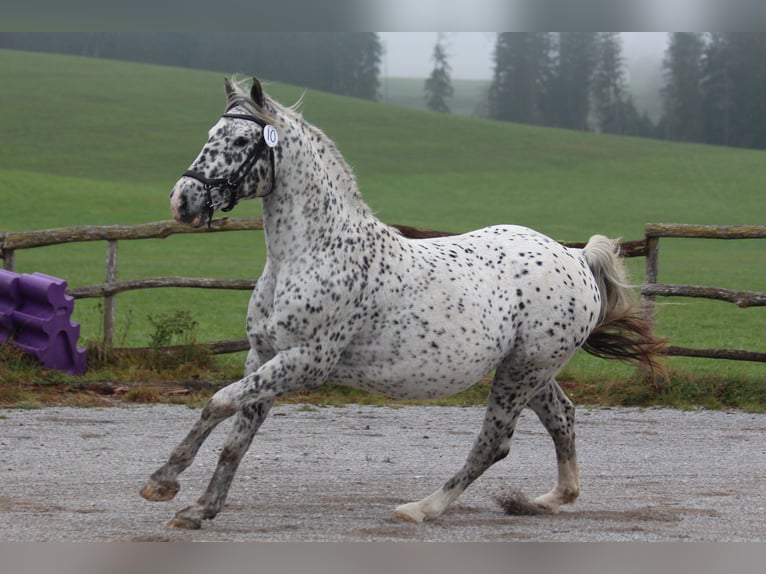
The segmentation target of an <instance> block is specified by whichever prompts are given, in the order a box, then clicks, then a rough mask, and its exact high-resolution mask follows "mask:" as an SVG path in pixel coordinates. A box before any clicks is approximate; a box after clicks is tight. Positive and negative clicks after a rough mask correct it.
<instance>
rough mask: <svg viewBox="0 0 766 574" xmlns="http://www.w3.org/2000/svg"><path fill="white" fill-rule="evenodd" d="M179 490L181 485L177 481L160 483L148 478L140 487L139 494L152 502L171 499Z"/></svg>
mask: <svg viewBox="0 0 766 574" xmlns="http://www.w3.org/2000/svg"><path fill="white" fill-rule="evenodd" d="M179 490H181V485H180V484H178V482H175V481H174V482H170V483H165V484H162V483H159V482H156V481H154V480H152V479H151V478H150V479H149V480H148V481H147V483H146V485H144V487H143V488H142V489H141V496H142V497H143V498H145V499H146V500H151V501H152V502H165V501H166V500H171V499H172V498H173V497H174V496H175V495H176V494H178V491H179Z"/></svg>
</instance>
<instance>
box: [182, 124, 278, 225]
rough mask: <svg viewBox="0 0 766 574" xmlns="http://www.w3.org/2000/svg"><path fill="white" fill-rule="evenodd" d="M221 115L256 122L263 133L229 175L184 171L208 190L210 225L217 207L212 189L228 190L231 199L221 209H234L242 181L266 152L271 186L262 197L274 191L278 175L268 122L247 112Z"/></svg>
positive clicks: (222, 192) (207, 203)
mask: <svg viewBox="0 0 766 574" xmlns="http://www.w3.org/2000/svg"><path fill="white" fill-rule="evenodd" d="M221 117H223V118H231V119H235V120H247V121H249V122H255V123H256V124H258V125H259V126H261V128H262V129H263V133H262V134H261V139H260V141H259V142H258V143H257V144H255V146H253V148H252V149H251V150H250V151H249V152H248V154H247V156H246V157H245V160H244V161H243V162H242V163H241V164H240V166H239V167H238V168H237V169H235V170H234V171H233V172H232V173H231V174H230V175H229V176H228V177H216V178H207V177H205V176H204V175H202V174H201V173H199V172H198V171H194V170H191V169H188V170H186V171H185V172H184V173H183V177H191V178H193V179H196V180H197V181H199V182H200V183H201V184H202V185H203V187H204V189H205V191H206V192H207V195H206V197H205V209H207V213H208V220H207V221H208V227H209V226H210V223H211V221H212V220H213V212H214V211H215V208H214V207H213V199H212V196H211V191H212V190H214V189H217V190H218V192H219V193H220V194H221V195H223V194H224V193H225V192H227V191H228V192H229V201H228V203H227V204H226V205H225V206H224V207H222V208H221V211H231V210H232V209H234V206H235V205H237V202H238V201H239V199H240V198H239V191H240V188H241V187H242V183H243V182H244V180H245V177H246V176H247V174H248V173H249V172H250V170H251V169H253V167H254V166H255V164H256V163H257V162H258V160H259V159H261V158H262V157H263V154H264V152H268V154H269V163H270V164H271V187H270V188H269V191H268V192H267V193H264V194H263V195H262V196H260V197H266V196H267V195H269V194H270V193H271V192H272V191H274V179H275V177H276V171H275V170H274V147H273V146H270V145H269V144H268V143H267V142H266V134H265V128H266V126H267V125H268V124H267V123H266V122H264V121H263V120H260V119H258V118H256V117H255V116H250V115H247V114H230V113H225V114H223V115H222V116H221Z"/></svg>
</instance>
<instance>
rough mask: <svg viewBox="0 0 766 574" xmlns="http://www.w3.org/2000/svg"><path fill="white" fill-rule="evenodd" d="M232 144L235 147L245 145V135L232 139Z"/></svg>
mask: <svg viewBox="0 0 766 574" xmlns="http://www.w3.org/2000/svg"><path fill="white" fill-rule="evenodd" d="M234 145H235V146H237V147H245V146H246V145H247V138H245V137H238V138H237V139H235V140H234Z"/></svg>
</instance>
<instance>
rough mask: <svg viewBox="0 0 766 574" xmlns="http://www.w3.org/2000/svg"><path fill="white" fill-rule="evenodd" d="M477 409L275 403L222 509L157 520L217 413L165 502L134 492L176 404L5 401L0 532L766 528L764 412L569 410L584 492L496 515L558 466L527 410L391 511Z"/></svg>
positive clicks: (450, 458) (181, 410) (161, 535)
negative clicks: (80, 405)
mask: <svg viewBox="0 0 766 574" xmlns="http://www.w3.org/2000/svg"><path fill="white" fill-rule="evenodd" d="M482 414H483V409H481V408H457V407H405V408H388V407H366V406H356V405H352V406H348V407H345V408H318V409H314V408H305V407H300V406H284V407H277V408H275V409H274V410H273V411H272V415H271V416H270V417H269V419H268V420H267V421H266V423H264V425H263V427H262V429H261V431H260V432H259V434H258V435H257V436H256V439H255V441H254V443H253V447H252V448H251V449H250V451H249V452H248V454H247V455H246V456H245V458H244V460H243V462H242V465H241V467H240V469H239V472H238V474H237V477H236V478H235V481H234V484H233V486H232V488H231V491H230V493H229V497H228V502H227V504H226V507H225V508H224V510H223V512H222V513H221V514H220V515H219V516H218V517H217V518H216V519H215V520H214V521H208V522H205V523H204V526H203V529H202V530H197V531H184V530H171V529H168V528H166V527H165V523H166V522H167V521H168V520H169V519H170V518H171V517H172V516H173V513H174V512H175V511H176V510H178V509H179V508H182V507H184V506H187V505H188V504H191V503H192V502H193V501H194V500H195V499H196V498H197V497H198V496H199V495H200V494H201V493H202V491H203V489H204V487H205V486H206V485H207V481H208V479H209V478H210V475H211V473H212V471H213V469H214V466H215V462H216V458H217V452H218V450H219V449H220V447H221V444H222V441H223V439H224V437H225V433H226V432H227V430H228V428H229V425H228V424H227V423H223V424H222V425H221V426H220V427H219V428H218V429H216V431H215V432H214V433H213V434H212V435H211V437H210V438H209V439H208V441H207V442H206V443H205V444H204V445H203V447H202V449H201V451H200V453H199V455H198V457H197V459H196V461H195V463H194V464H193V465H192V466H191V467H190V468H189V469H188V470H187V471H186V472H185V473H184V474H183V475H181V486H182V489H181V492H180V493H179V494H178V496H177V497H176V499H175V500H173V501H171V502H165V503H151V502H147V501H145V500H143V499H142V498H140V497H139V495H138V491H139V490H140V488H141V487H142V486H143V484H144V481H145V479H146V478H147V476H148V475H149V474H150V473H151V472H153V471H154V470H155V469H156V468H157V467H158V466H159V465H160V464H162V463H163V462H164V461H165V460H166V458H167V456H168V454H169V453H170V450H171V449H172V448H173V447H174V446H175V444H176V443H177V442H178V441H179V440H180V439H181V438H182V436H184V435H185V434H186V432H187V431H188V430H189V428H190V427H191V425H192V423H193V422H194V421H195V420H196V418H197V417H198V415H199V411H195V410H191V409H189V408H187V407H182V406H170V405H157V406H124V407H114V408H104V409H76V408H45V409H40V410H0V475H2V490H0V541H105V540H110V541H202V540H205V541H245V540H257V541H526V540H530V541H688V540H690V541H761V542H763V541H766V519H764V516H766V479H764V473H765V471H766V440H765V439H764V436H766V415H757V414H747V413H742V412H718V411H702V410H700V411H691V412H684V411H677V410H672V409H623V408H615V409H600V408H594V409H590V408H579V409H578V411H577V438H578V452H579V458H580V467H581V479H582V493H581V496H580V499H579V500H578V501H577V503H576V504H575V505H573V506H565V507H563V510H562V512H561V514H558V515H543V516H540V515H538V516H508V515H505V514H504V513H503V512H502V510H501V509H500V507H499V506H498V504H497V502H496V500H495V498H496V497H497V496H498V495H502V494H503V493H505V492H507V490H508V489H509V488H510V489H515V490H519V491H521V492H523V493H524V494H525V495H527V496H529V497H530V498H532V497H534V496H537V495H539V494H542V493H544V492H547V491H548V490H549V489H550V487H551V486H552V485H553V482H554V479H555V455H554V450H553V444H552V442H551V441H550V439H549V438H548V436H547V434H546V433H545V430H544V429H543V427H542V425H541V424H540V423H539V422H538V421H537V418H536V417H535V415H534V414H533V413H531V412H529V411H525V413H524V414H523V415H522V417H521V419H520V421H519V425H518V426H517V432H516V435H515V438H514V443H513V447H512V449H511V454H510V456H509V457H508V458H506V459H505V460H503V461H501V462H499V463H498V464H496V465H495V466H494V467H492V468H491V469H490V470H489V471H488V472H487V473H486V474H485V475H484V476H482V477H481V478H480V479H479V480H478V481H477V482H476V483H474V484H473V485H472V486H471V487H470V488H469V489H468V490H467V491H466V492H465V493H463V495H462V496H461V497H460V498H459V499H458V500H457V502H456V503H455V504H453V506H452V507H451V508H450V509H449V510H448V511H447V513H445V515H444V516H442V517H441V518H440V519H439V520H436V521H434V522H428V523H425V524H417V525H416V524H405V523H399V522H393V521H391V520H390V519H389V515H390V513H391V511H392V509H393V508H394V507H395V506H396V505H398V504H401V503H403V502H409V501H412V500H417V499H420V498H422V497H423V496H425V495H427V494H429V493H431V492H432V491H433V490H435V489H436V488H438V487H439V486H440V485H441V484H442V483H443V482H444V481H445V480H446V479H448V478H449V477H450V476H451V475H452V473H453V472H455V471H456V470H457V469H458V468H459V467H460V465H462V463H463V461H464V458H465V456H466V455H467V453H468V451H469V449H470V447H471V444H472V442H473V439H474V437H475V435H476V433H477V432H478V430H479V427H480V424H481V419H482Z"/></svg>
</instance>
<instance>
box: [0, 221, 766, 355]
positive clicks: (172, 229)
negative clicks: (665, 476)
mask: <svg viewBox="0 0 766 574" xmlns="http://www.w3.org/2000/svg"><path fill="white" fill-rule="evenodd" d="M394 227H396V228H397V229H399V231H400V232H401V233H402V234H403V235H404V236H406V237H410V238H427V237H444V236H450V235H453V234H452V233H448V232H442V231H433V230H428V229H422V228H418V227H410V226H405V225H394ZM262 229H263V220H262V219H261V218H259V217H240V218H229V217H225V218H221V219H217V220H215V221H213V222H212V225H211V226H210V228H200V229H195V228H191V227H189V226H187V225H182V224H178V223H175V222H172V221H159V222H155V223H147V224H143V225H135V226H121V225H110V226H88V227H70V228H60V229H47V230H42V231H20V232H13V231H11V232H3V233H0V258H2V259H3V268H4V269H7V270H11V271H13V269H14V266H15V255H16V251H18V250H21V249H31V248H35V247H45V246H48V245H58V244H62V243H73V242H81V241H106V242H107V249H106V264H105V282H104V283H102V284H98V285H89V286H85V287H76V288H70V289H68V290H67V293H68V294H69V295H72V296H73V297H74V298H75V299H83V298H93V297H103V298H104V329H103V332H104V344H105V346H107V347H111V346H112V342H113V338H114V321H115V297H116V295H117V294H119V293H122V292H124V291H131V290H135V289H150V288H159V287H193V288H200V289H239V290H251V289H252V288H253V286H254V285H255V280H227V279H208V278H188V277H155V278H147V279H139V280H133V281H117V280H116V277H117V247H118V241H122V240H136V239H150V238H151V239H161V238H166V237H169V236H170V235H174V234H179V233H211V232H213V233H215V232H223V231H252V230H262ZM661 237H697V238H715V239H765V238H766V226H755V225H748V226H700V225H683V224H658V223H650V224H647V225H646V228H645V237H644V239H640V240H636V241H627V242H623V243H622V244H621V250H622V255H623V256H624V257H646V276H645V280H644V285H643V286H642V288H641V294H642V297H643V298H644V301H645V309H646V313H647V316H648V318H650V319H652V318H653V316H654V300H655V298H656V297H658V296H673V297H704V298H708V299H718V300H723V301H730V302H733V303H736V304H737V305H738V306H740V307H751V306H764V305H766V293H759V292H753V291H733V290H729V289H720V288H715V287H701V286H694V285H664V284H659V283H657V278H658V270H659V240H660V238H661ZM564 245H567V246H570V247H582V246H584V243H564ZM201 346H204V347H206V348H208V349H209V350H210V351H211V352H213V353H231V352H237V351H243V350H247V349H248V344H247V339H245V338H241V339H233V340H229V341H217V342H212V343H202V344H201ZM668 354H669V355H683V356H688V357H707V358H718V359H731V360H744V361H765V362H766V353H757V352H752V351H744V350H735V349H688V348H683V347H673V346H671V347H669V350H668Z"/></svg>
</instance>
